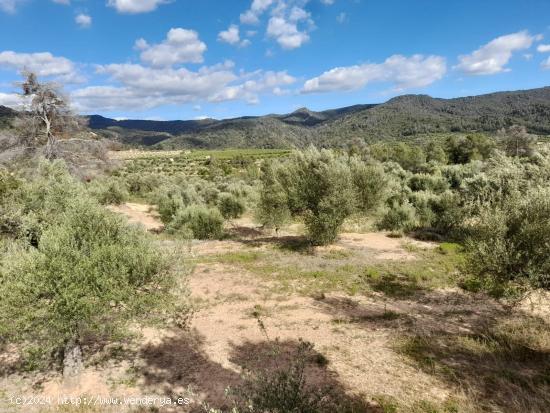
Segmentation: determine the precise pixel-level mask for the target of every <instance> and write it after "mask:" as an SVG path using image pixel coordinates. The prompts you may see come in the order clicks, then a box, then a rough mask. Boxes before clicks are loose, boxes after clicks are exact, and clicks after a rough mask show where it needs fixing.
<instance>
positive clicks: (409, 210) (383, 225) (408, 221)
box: [378, 201, 418, 232]
mask: <svg viewBox="0 0 550 413" xmlns="http://www.w3.org/2000/svg"><path fill="white" fill-rule="evenodd" d="M417 226H418V220H417V217H416V210H415V208H414V206H413V205H412V204H411V203H410V202H408V201H405V202H403V203H397V202H394V203H393V204H392V205H391V206H390V207H389V208H387V209H386V212H385V214H384V215H383V216H382V218H381V219H380V221H379V222H378V228H380V229H385V230H388V231H403V232H408V231H412V230H413V229H415V228H416V227H417Z"/></svg>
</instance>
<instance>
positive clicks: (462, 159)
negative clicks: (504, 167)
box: [446, 133, 496, 164]
mask: <svg viewBox="0 0 550 413" xmlns="http://www.w3.org/2000/svg"><path fill="white" fill-rule="evenodd" d="M446 145H447V156H448V158H449V161H450V162H452V163H455V164H466V163H468V162H471V161H476V160H483V159H487V158H489V157H490V156H491V154H492V153H493V151H494V150H495V147H496V143H495V141H494V140H493V139H491V138H489V137H487V136H485V135H482V134H479V133H477V134H473V135H468V136H466V137H463V136H451V137H449V138H448V139H447V142H446Z"/></svg>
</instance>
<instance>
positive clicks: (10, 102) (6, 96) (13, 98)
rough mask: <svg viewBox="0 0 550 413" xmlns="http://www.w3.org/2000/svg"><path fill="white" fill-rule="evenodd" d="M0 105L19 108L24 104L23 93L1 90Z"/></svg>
mask: <svg viewBox="0 0 550 413" xmlns="http://www.w3.org/2000/svg"><path fill="white" fill-rule="evenodd" d="M0 105H1V106H8V107H10V108H14V109H17V108H19V107H21V106H23V99H22V97H21V95H18V94H16V93H2V92H0Z"/></svg>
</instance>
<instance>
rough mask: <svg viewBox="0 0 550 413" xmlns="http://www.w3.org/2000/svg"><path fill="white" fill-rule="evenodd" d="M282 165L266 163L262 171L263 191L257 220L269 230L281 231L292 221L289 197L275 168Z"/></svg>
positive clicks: (259, 201) (261, 191)
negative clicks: (280, 229)
mask: <svg viewBox="0 0 550 413" xmlns="http://www.w3.org/2000/svg"><path fill="white" fill-rule="evenodd" d="M277 167H281V165H275V164H271V163H265V164H264V165H262V169H261V173H262V174H261V178H260V181H261V190H260V199H259V200H258V207H257V210H256V220H257V221H258V222H260V223H261V224H262V225H264V226H266V227H268V228H275V229H279V228H281V227H282V226H283V225H284V224H286V223H287V222H288V221H289V220H290V216H291V214H290V209H289V202H288V195H287V193H286V191H285V188H283V186H282V185H281V183H280V182H279V179H278V177H277V175H278V172H277V170H276V169H275V168H277Z"/></svg>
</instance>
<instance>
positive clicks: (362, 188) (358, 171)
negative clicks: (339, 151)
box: [351, 159, 388, 213]
mask: <svg viewBox="0 0 550 413" xmlns="http://www.w3.org/2000/svg"><path fill="white" fill-rule="evenodd" d="M351 174H352V179H353V186H354V190H355V193H356V198H357V207H358V208H359V210H360V211H361V212H363V213H367V212H370V211H372V210H374V209H376V208H377V207H378V206H379V205H380V204H381V203H382V202H383V201H384V197H385V193H386V189H387V184H388V179H387V177H386V173H385V172H384V169H383V168H382V166H380V165H377V164H366V163H364V162H361V161H360V160H358V159H354V160H353V161H352V162H351Z"/></svg>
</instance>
